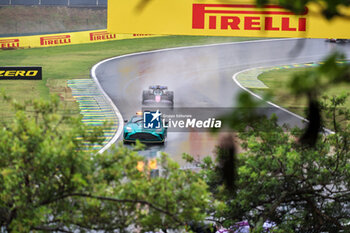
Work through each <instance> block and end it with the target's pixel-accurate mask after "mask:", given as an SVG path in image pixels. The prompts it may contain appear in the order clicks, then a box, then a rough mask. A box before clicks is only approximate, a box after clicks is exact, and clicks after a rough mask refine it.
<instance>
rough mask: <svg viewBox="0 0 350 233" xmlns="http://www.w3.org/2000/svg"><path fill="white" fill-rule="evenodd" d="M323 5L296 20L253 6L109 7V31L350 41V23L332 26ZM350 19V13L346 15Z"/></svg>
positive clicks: (247, 2)
mask: <svg viewBox="0 0 350 233" xmlns="http://www.w3.org/2000/svg"><path fill="white" fill-rule="evenodd" d="M321 10H322V9H321V7H320V5H316V4H310V5H308V6H307V7H305V10H304V12H302V13H301V14H300V15H295V14H293V13H292V12H290V11H288V10H286V9H284V8H282V7H280V6H278V5H273V4H270V5H266V6H264V8H258V7H256V5H255V1H252V0H241V1H240V0H152V1H146V0H128V1H125V0H113V1H108V28H107V29H108V31H109V32H111V33H131V32H137V33H147V34H167V35H174V34H176V35H210V36H248V37H305V38H350V20H349V19H350V17H348V18H347V19H346V17H345V18H334V19H332V20H331V21H327V20H326V19H324V18H323V16H322V15H321V13H320V12H321ZM341 10H342V12H343V13H345V14H346V15H348V16H350V9H349V8H344V9H341Z"/></svg>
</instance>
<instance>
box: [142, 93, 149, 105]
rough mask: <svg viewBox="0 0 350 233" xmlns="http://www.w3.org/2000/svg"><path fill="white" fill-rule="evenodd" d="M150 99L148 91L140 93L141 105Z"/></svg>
mask: <svg viewBox="0 0 350 233" xmlns="http://www.w3.org/2000/svg"><path fill="white" fill-rule="evenodd" d="M148 99H150V94H149V91H143V92H142V104H144V103H145V101H146V100H148Z"/></svg>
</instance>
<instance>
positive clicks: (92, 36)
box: [0, 30, 153, 49]
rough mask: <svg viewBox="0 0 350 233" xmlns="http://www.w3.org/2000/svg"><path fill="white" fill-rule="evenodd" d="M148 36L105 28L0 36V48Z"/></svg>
mask: <svg viewBox="0 0 350 233" xmlns="http://www.w3.org/2000/svg"><path fill="white" fill-rule="evenodd" d="M150 36H153V35H148V34H135V33H132V34H116V33H108V32H107V31H106V30H94V31H82V32H67V33H59V34H47V35H35V36H19V37H7V38H4V37H0V49H15V48H40V47H52V46H62V45H71V44H84V43H95V42H102V41H110V40H123V39H133V38H142V37H150Z"/></svg>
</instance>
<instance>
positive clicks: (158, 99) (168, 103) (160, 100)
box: [142, 85, 174, 107]
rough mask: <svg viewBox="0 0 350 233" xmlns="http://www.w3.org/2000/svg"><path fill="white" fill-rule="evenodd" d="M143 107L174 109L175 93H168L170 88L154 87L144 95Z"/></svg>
mask: <svg viewBox="0 0 350 233" xmlns="http://www.w3.org/2000/svg"><path fill="white" fill-rule="evenodd" d="M142 105H145V106H156V107H173V106H174V92H173V91H168V87H166V86H160V85H154V86H150V87H149V89H148V90H145V91H143V93H142Z"/></svg>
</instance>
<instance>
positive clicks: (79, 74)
mask: <svg viewBox="0 0 350 233" xmlns="http://www.w3.org/2000/svg"><path fill="white" fill-rule="evenodd" d="M254 39H259V38H243V37H205V36H166V37H153V38H138V39H128V40H119V41H110V42H100V43H93V44H82V45H68V46H59V47H52V48H32V49H18V50H0V64H1V66H41V67H42V68H43V80H41V81H20V80H16V81H14V80H11V81H5V80H2V81H0V89H1V88H2V89H5V91H6V93H8V94H9V95H11V96H12V97H14V98H16V99H18V100H20V101H21V100H26V99H33V98H39V97H40V98H44V99H47V98H48V96H49V94H50V93H57V94H59V95H61V96H62V97H63V96H64V95H65V93H64V90H66V80H69V79H79V78H89V77H90V69H91V67H92V66H93V65H94V64H96V63H97V62H99V61H101V60H103V59H106V58H109V57H114V56H118V55H122V54H129V53H134V52H139V51H149V50H155V49H161V48H169V47H180V46H190V45H203V44H212V43H224V42H235V41H244V40H254ZM57 80H60V81H59V82H58V81H57ZM1 106H2V105H1V104H0V107H1ZM70 108H72V109H76V108H77V105H76V106H74V105H70ZM4 110H5V111H6V110H7V109H6V108H5V109H4V108H2V111H4Z"/></svg>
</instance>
